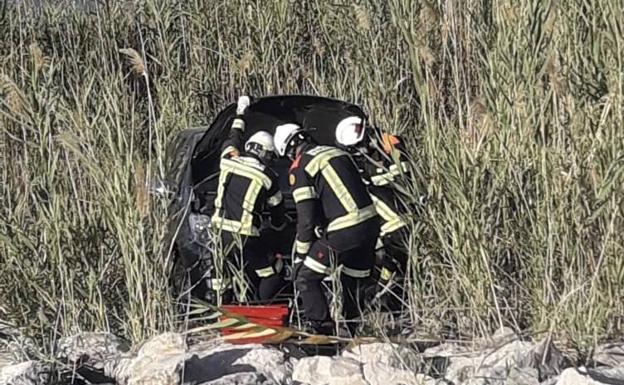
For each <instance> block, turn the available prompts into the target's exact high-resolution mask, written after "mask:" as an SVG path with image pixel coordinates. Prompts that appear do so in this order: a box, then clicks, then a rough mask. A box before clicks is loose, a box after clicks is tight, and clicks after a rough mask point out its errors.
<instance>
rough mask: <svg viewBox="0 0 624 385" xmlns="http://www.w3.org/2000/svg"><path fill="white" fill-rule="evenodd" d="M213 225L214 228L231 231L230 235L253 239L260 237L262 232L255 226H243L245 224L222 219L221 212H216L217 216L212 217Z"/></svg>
mask: <svg viewBox="0 0 624 385" xmlns="http://www.w3.org/2000/svg"><path fill="white" fill-rule="evenodd" d="M211 223H212V226H213V227H214V228H216V229H219V230H225V231H229V232H230V233H236V234H240V235H247V236H252V237H257V236H259V235H260V232H259V231H258V229H257V228H256V227H254V226H253V224H252V225H251V226H243V224H242V223H241V222H239V221H235V220H232V219H225V218H222V217H221V216H220V212H219V211H217V212H215V215H213V216H212V220H211Z"/></svg>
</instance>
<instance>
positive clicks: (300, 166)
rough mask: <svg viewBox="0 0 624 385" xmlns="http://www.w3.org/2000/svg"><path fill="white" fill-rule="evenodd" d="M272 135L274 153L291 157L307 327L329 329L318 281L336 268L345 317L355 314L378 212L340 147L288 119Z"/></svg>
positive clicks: (369, 266) (298, 275)
mask: <svg viewBox="0 0 624 385" xmlns="http://www.w3.org/2000/svg"><path fill="white" fill-rule="evenodd" d="M274 140H275V148H276V151H277V153H278V155H280V156H287V157H288V158H290V159H291V160H292V161H293V163H292V165H291V167H290V170H289V173H288V178H289V184H290V186H291V191H292V193H293V199H294V201H295V204H296V207H297V238H296V241H295V248H296V256H297V258H296V261H295V268H294V270H295V284H296V285H297V288H298V289H299V290H300V293H301V299H302V302H303V308H304V312H305V316H306V319H307V321H308V322H309V323H310V324H311V327H312V328H313V329H315V331H316V332H319V333H325V334H329V333H332V332H333V330H334V323H333V321H332V320H331V317H330V314H329V309H328V306H327V299H326V298H325V294H324V292H323V289H322V286H321V283H322V281H323V279H324V278H325V277H326V276H327V275H328V274H329V273H330V272H331V271H332V268H335V267H337V268H339V269H340V273H341V274H340V281H341V284H342V288H343V310H344V315H345V318H346V319H347V320H352V319H354V318H356V317H357V316H358V315H359V305H360V304H359V303H358V299H359V297H360V295H359V293H358V291H359V290H358V289H359V286H360V285H361V284H362V283H363V282H364V281H365V280H366V279H367V277H369V276H370V274H371V269H372V268H373V265H374V258H375V256H374V252H375V242H376V239H377V237H378V235H379V226H380V224H379V217H378V215H377V212H376V210H375V207H374V205H373V202H372V200H371V197H370V195H369V194H368V192H367V190H366V186H365V185H364V183H363V182H362V179H361V178H360V175H359V173H358V170H357V168H356V167H355V164H354V163H353V161H352V160H351V157H350V156H349V154H347V153H346V152H345V151H343V150H340V149H338V148H335V147H331V146H320V145H317V144H315V143H314V142H313V141H312V139H311V138H310V136H309V135H307V134H306V132H305V131H304V130H303V129H302V128H301V127H300V126H299V125H297V124H293V123H288V124H284V125H281V126H278V127H277V128H276V130H275V136H274ZM351 326H352V324H351ZM351 331H352V332H353V329H351Z"/></svg>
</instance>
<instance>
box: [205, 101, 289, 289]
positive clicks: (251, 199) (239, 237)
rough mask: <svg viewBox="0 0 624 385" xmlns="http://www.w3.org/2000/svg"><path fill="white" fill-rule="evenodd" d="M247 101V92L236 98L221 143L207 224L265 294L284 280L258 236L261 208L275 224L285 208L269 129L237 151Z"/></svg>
mask: <svg viewBox="0 0 624 385" xmlns="http://www.w3.org/2000/svg"><path fill="white" fill-rule="evenodd" d="M249 103H250V100H249V97H247V96H242V97H240V98H239V100H238V105H237V109H236V113H237V116H236V118H235V119H234V121H233V122H232V127H231V131H230V134H229V137H228V139H227V140H226V141H225V143H224V145H223V148H222V153H221V163H220V175H219V185H218V189H217V197H216V199H215V213H214V214H213V216H212V219H211V225H212V228H213V229H214V230H215V232H217V233H218V234H220V236H221V247H222V249H223V251H224V255H225V260H226V261H228V262H230V263H234V264H235V265H236V264H240V263H241V262H242V263H243V265H244V272H245V275H246V277H247V282H249V283H250V286H251V288H252V289H253V291H254V292H255V294H256V297H257V298H258V299H260V300H267V299H271V298H272V297H273V296H274V295H275V294H276V293H277V291H278V290H279V289H280V288H281V287H282V285H283V280H282V277H281V275H280V274H279V273H280V271H279V270H281V267H280V263H279V262H281V261H280V260H271V258H270V257H269V254H270V251H271V250H270V249H269V247H270V246H271V245H268V244H267V242H266V241H265V240H263V239H262V237H261V236H260V235H261V234H260V225H261V222H262V217H261V214H262V212H263V211H264V209H265V208H266V207H268V208H269V209H270V212H271V226H272V227H273V228H274V229H277V230H279V229H280V228H283V227H284V226H285V220H284V219H285V210H284V205H283V198H282V192H281V190H280V189H279V185H278V182H277V174H276V173H275V172H274V171H273V170H271V169H270V168H269V167H268V166H267V164H268V163H269V162H270V160H271V158H272V157H273V155H274V151H275V148H274V146H273V137H272V136H271V134H269V133H268V132H265V131H258V132H256V133H255V134H253V135H252V136H251V137H250V138H249V139H248V140H247V142H246V143H245V152H244V155H241V154H240V145H241V141H242V138H243V133H244V131H245V121H244V119H243V116H244V112H245V109H246V108H247V107H248V106H249ZM241 259H242V261H240V260H241Z"/></svg>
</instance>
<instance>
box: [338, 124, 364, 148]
mask: <svg viewBox="0 0 624 385" xmlns="http://www.w3.org/2000/svg"><path fill="white" fill-rule="evenodd" d="M362 139H364V122H363V121H362V118H360V117H359V116H349V117H348V118H344V119H342V120H341V121H340V123H338V125H337V126H336V143H338V144H339V145H341V146H345V147H350V146H354V145H356V144H358V143H360V142H361V141H362Z"/></svg>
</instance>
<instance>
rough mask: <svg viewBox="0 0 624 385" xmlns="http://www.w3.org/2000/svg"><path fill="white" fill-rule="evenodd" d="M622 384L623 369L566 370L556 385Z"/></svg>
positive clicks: (623, 378) (623, 380)
mask: <svg viewBox="0 0 624 385" xmlns="http://www.w3.org/2000/svg"><path fill="white" fill-rule="evenodd" d="M615 384H624V368H596V369H585V368H568V369H566V370H564V371H563V372H562V373H561V375H560V376H559V378H558V380H557V382H556V385H615Z"/></svg>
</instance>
